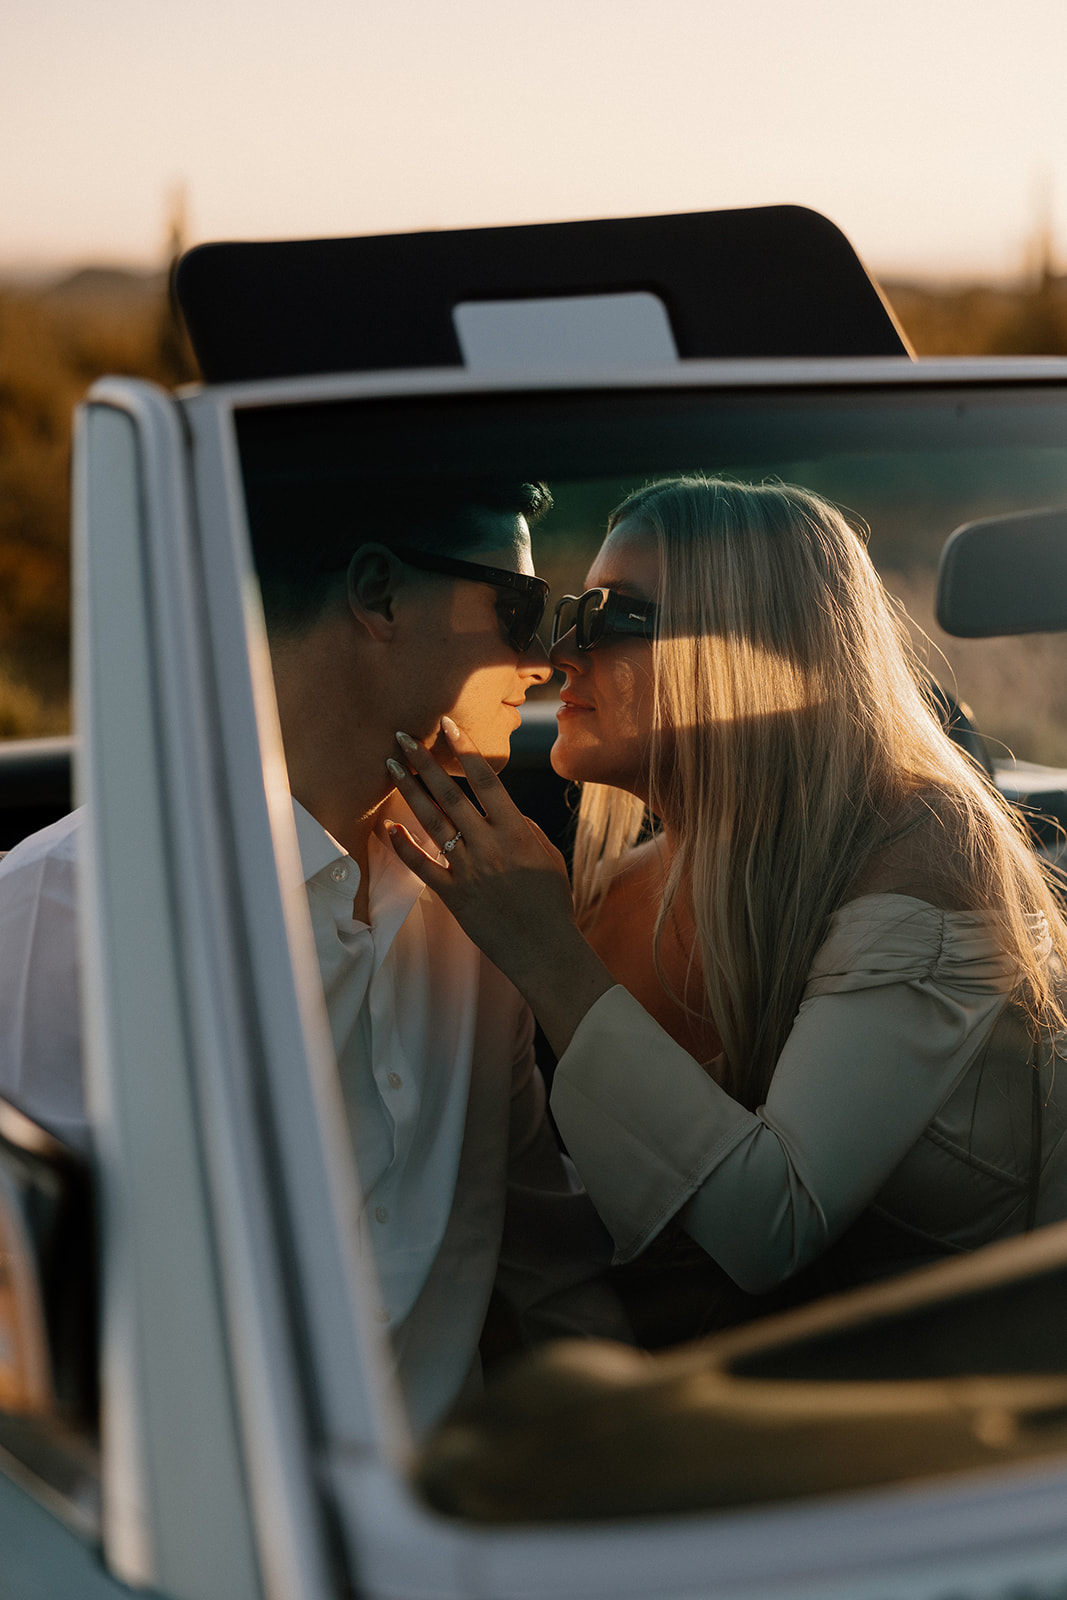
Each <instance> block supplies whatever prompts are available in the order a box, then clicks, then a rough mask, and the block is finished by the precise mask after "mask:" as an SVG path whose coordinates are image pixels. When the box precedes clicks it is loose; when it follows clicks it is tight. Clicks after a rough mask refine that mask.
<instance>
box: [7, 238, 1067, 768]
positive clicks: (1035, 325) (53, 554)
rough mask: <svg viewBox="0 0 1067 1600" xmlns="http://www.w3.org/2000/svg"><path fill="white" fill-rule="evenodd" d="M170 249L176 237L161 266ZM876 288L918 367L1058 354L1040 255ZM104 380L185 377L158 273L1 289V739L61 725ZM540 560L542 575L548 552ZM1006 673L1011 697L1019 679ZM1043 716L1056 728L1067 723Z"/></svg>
mask: <svg viewBox="0 0 1067 1600" xmlns="http://www.w3.org/2000/svg"><path fill="white" fill-rule="evenodd" d="M179 244H180V239H179V238H178V237H177V236H175V237H174V238H173V239H172V241H171V250H170V251H168V254H176V253H177V249H178V246H179ZM884 287H885V290H886V294H887V297H888V299H889V300H890V303H891V304H892V306H893V307H894V310H895V311H896V313H897V316H898V317H899V319H900V321H901V323H902V324H903V327H904V329H905V331H906V333H907V334H908V336H909V338H910V339H911V342H912V344H913V346H914V348H915V350H916V352H917V353H918V354H919V355H982V354H997V355H1005V354H1021V355H1033V354H1049V355H1057V354H1058V355H1065V354H1067V278H1065V277H1058V276H1057V275H1056V274H1055V273H1054V272H1053V271H1052V270H1051V265H1050V257H1049V252H1048V251H1047V250H1046V252H1045V255H1044V260H1043V261H1042V262H1039V263H1038V264H1037V269H1036V270H1035V272H1033V273H1032V274H1031V281H1030V283H1029V285H1028V286H1024V287H1017V288H1014V289H1013V288H1006V287H996V286H991V285H981V284H976V285H972V286H961V287H945V286H940V287H939V286H934V285H930V284H922V283H903V282H891V283H888V284H886V285H884ZM105 373H122V374H130V375H136V376H142V377H146V378H150V379H153V380H154V381H155V382H157V383H161V384H163V385H165V386H167V387H172V386H173V385H175V384H179V383H183V382H186V381H188V380H189V379H191V378H193V377H194V376H195V366H194V362H193V359H192V355H191V352H190V350H189V347H188V344H187V341H186V340H185V337H184V334H183V333H182V331H181V329H180V326H179V323H178V321H177V319H176V316H175V314H174V311H173V308H172V304H171V300H170V295H169V292H168V274H167V273H166V272H160V273H155V274H144V273H143V274H137V273H129V272H117V271H107V270H92V269H89V270H87V271H84V272H79V273H75V274H74V275H73V276H72V277H69V278H67V279H64V280H63V281H62V282H60V283H57V284H53V285H50V286H47V287H43V288H38V289H34V290H30V289H28V288H25V287H20V288H16V287H8V288H3V287H0V738H12V737H28V736H35V735H39V734H48V733H56V732H62V731H65V730H66V729H67V727H68V726H69V717H70V707H69V695H70V664H69V646H68V638H69V625H70V580H69V548H70V541H69V523H70V495H69V474H70V443H71V440H70V428H71V416H72V412H73V409H74V407H75V405H76V404H77V402H78V401H79V400H80V399H81V398H82V397H83V396H84V394H85V392H86V390H87V389H88V387H89V386H90V384H91V383H92V382H93V381H94V379H96V378H97V377H99V376H101V375H103V374H105ZM544 554H545V556H546V557H547V558H548V565H549V566H551V565H553V557H554V552H552V551H550V550H549V549H546V550H545V551H544ZM547 575H548V576H549V578H551V577H552V576H553V574H552V572H548V573H547ZM561 576H562V574H561ZM892 586H893V587H894V588H895V589H896V592H898V593H900V594H901V595H902V598H907V599H908V600H910V601H911V603H912V604H913V605H914V607H915V610H916V612H917V613H919V614H920V615H919V620H920V621H921V622H926V621H927V620H928V615H927V614H928V612H929V604H928V592H927V591H928V590H929V588H930V582H929V580H928V578H927V577H921V578H920V577H915V578H914V579H913V577H912V576H910V575H909V573H908V572H904V573H900V574H895V575H894V581H893V584H892ZM904 591H907V594H906V595H905V593H904ZM939 642H940V641H939ZM946 643H947V642H946ZM997 643H998V644H1000V643H1003V646H1004V650H1005V651H1007V653H1008V654H1009V655H1011V657H1012V661H1014V659H1015V655H1018V654H1019V652H1020V651H1022V652H1023V655H1026V664H1027V668H1028V670H1027V671H1025V672H1024V678H1025V681H1026V682H1027V683H1028V684H1029V685H1030V687H1031V689H1032V687H1033V682H1034V679H1033V677H1032V676H1031V674H1032V672H1033V667H1034V664H1035V663H1032V662H1030V661H1029V655H1032V654H1033V651H1034V650H1035V649H1037V648H1039V647H1038V645H1037V644H1036V643H1034V642H1029V643H1028V642H1026V641H1019V640H1016V641H1002V642H1001V641H998V642H997ZM1013 652H1014V654H1012V653H1013ZM1027 652H1029V655H1027ZM956 653H957V652H956V649H955V647H954V648H953V655H954V656H955V654H956ZM1002 653H1003V652H1002ZM980 654H981V658H982V661H983V662H985V663H987V664H988V663H989V661H990V659H991V656H992V655H993V654H995V652H991V647H990V645H989V644H983V645H982V647H981V652H980ZM1021 661H1022V656H1020V662H1021ZM953 664H954V665H955V664H956V663H955V661H954V663H953ZM962 666H963V663H962V662H960V663H959V667H960V670H959V676H960V678H961V684H962V682H963V680H964V676H965V674H964V672H963V670H962ZM1004 671H1005V673H1006V674H1007V676H1006V679H1005V683H1006V684H1007V685H1010V686H1011V687H1010V688H1008V689H1007V693H1008V695H1009V698H1010V697H1011V696H1015V697H1016V698H1017V696H1018V694H1019V692H1020V691H1019V672H1020V671H1023V668H1022V667H1021V666H1020V667H1019V668H1018V670H1017V669H1016V667H1012V666H1009V665H1007V664H1006V665H1005V668H1004ZM1057 677H1059V674H1058V675H1057ZM1049 715H1050V716H1054V720H1055V723H1056V727H1057V729H1059V728H1060V727H1061V726H1062V725H1063V717H1067V712H1065V713H1064V714H1063V717H1061V714H1060V711H1059V708H1058V707H1057V708H1056V710H1055V713H1053V711H1052V708H1049ZM994 722H995V719H994Z"/></svg>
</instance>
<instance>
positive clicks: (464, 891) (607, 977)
mask: <svg viewBox="0 0 1067 1600" xmlns="http://www.w3.org/2000/svg"><path fill="white" fill-rule="evenodd" d="M441 725H442V728H443V729H444V732H445V735H446V737H447V739H448V741H449V743H450V744H451V745H452V748H453V750H454V751H455V752H456V755H457V757H458V759H459V762H460V765H461V766H462V768H463V772H464V775H465V776H466V778H467V780H468V782H469V783H470V785H471V789H472V791H473V793H474V795H475V798H476V799H477V802H478V804H477V805H472V803H471V802H470V800H468V798H467V796H466V795H465V794H464V793H463V790H462V789H461V788H460V787H459V785H458V784H457V783H456V782H455V781H454V779H452V778H451V777H449V775H448V773H446V772H445V771H444V769H443V768H442V767H441V766H439V764H438V763H437V762H436V761H435V760H434V758H433V756H432V755H431V754H430V753H429V751H428V750H426V749H425V748H424V746H422V745H421V744H419V743H418V742H417V741H416V740H414V739H411V738H410V737H409V736H408V735H406V734H398V735H397V744H398V746H399V748H400V750H401V751H402V752H403V757H404V761H405V763H406V764H407V767H406V768H405V767H404V766H401V764H400V763H399V762H397V761H393V762H391V763H390V765H389V771H390V775H391V776H392V777H393V779H394V781H395V782H396V786H397V789H398V790H399V791H400V794H401V795H402V796H403V798H404V800H405V801H406V802H407V804H408V805H409V806H410V807H411V810H412V811H413V812H414V814H415V816H416V817H417V818H418V820H419V822H420V823H422V825H423V827H424V828H425V829H426V831H427V833H428V834H429V835H430V837H431V838H432V839H433V840H434V842H435V843H436V844H438V845H439V846H440V847H441V855H440V856H439V857H438V859H437V860H436V861H435V860H433V859H432V857H430V856H429V855H427V854H426V852H425V851H424V850H422V849H420V847H419V846H418V845H417V844H416V843H415V841H414V839H412V837H411V835H410V834H409V833H408V832H407V830H406V829H405V828H402V827H400V826H399V825H398V824H388V825H387V826H388V827H389V832H390V836H391V839H392V843H393V848H394V849H395V851H396V853H397V855H398V856H399V857H400V859H401V861H403V862H404V864H405V866H407V867H409V868H410V869H411V871H412V872H414V873H415V875H416V876H417V877H419V878H421V879H422V881H423V883H425V884H427V885H428V886H429V887H430V888H431V889H433V890H434V892H435V893H436V894H437V895H438V897H439V898H440V900H441V901H442V902H443V904H444V905H446V906H447V907H448V909H449V911H451V913H452V915H453V916H454V917H455V919H456V921H457V922H458V923H459V925H460V927H461V928H462V929H463V930H464V932H465V933H466V934H468V935H469V937H470V938H471V939H473V940H474V942H475V944H476V945H478V946H479V947H480V949H482V950H484V951H485V954H486V955H487V956H488V957H489V959H490V961H492V962H493V963H494V964H495V965H496V966H498V967H499V968H500V970H501V971H502V972H503V973H505V974H506V976H507V977H509V978H510V979H511V981H512V983H513V984H514V985H515V987H516V988H517V989H518V990H519V992H520V994H522V995H523V997H524V998H525V999H526V1001H527V1003H528V1004H529V1006H530V1009H531V1010H532V1011H533V1013H534V1015H535V1016H536V1017H537V1019H538V1021H539V1022H540V1024H541V1026H542V1028H543V1029H544V1031H545V1034H546V1036H547V1038H548V1041H549V1043H550V1044H551V1046H552V1048H553V1050H554V1051H555V1052H556V1054H557V1055H562V1053H563V1051H564V1050H565V1049H566V1048H567V1046H568V1044H569V1043H570V1041H571V1038H572V1036H573V1034H574V1030H575V1028H576V1027H577V1026H578V1024H579V1023H580V1022H581V1020H582V1018H583V1017H584V1016H585V1015H586V1013H587V1012H588V1010H589V1008H590V1007H591V1006H592V1005H593V1004H594V1003H595V1002H596V1001H597V1000H598V999H599V998H600V996H601V995H602V994H604V993H606V991H607V990H608V989H610V988H612V987H613V985H614V982H615V980H614V978H613V977H612V975H611V973H610V972H609V971H608V969H607V967H606V966H605V965H604V963H603V962H602V961H601V960H600V958H599V956H597V955H596V954H595V953H594V952H593V950H592V949H591V948H590V947H589V945H588V944H587V943H586V941H585V939H584V938H583V937H582V935H581V934H580V933H579V931H578V929H577V927H576V925H575V921H574V907H573V903H572V900H571V890H570V883H569V881H568V878H567V868H566V865H565V863H564V860H563V857H562V856H561V855H560V853H559V851H558V850H556V849H555V847H554V846H553V845H552V844H550V843H549V841H548V839H546V838H545V835H544V834H543V833H542V832H541V830H540V828H539V827H537V825H536V823H533V822H531V821H530V820H529V819H528V818H526V817H524V816H523V814H522V812H521V811H520V810H519V809H518V807H517V806H516V805H515V804H514V802H513V801H512V799H511V797H510V796H509V794H508V793H507V790H506V789H505V788H504V786H503V784H502V783H501V782H500V780H499V778H498V777H497V775H496V773H495V772H494V771H493V769H492V767H490V765H489V763H488V762H487V761H485V760H484V759H483V758H482V756H481V755H480V754H479V753H478V751H477V749H476V748H475V746H474V745H473V743H472V742H471V740H470V739H469V738H468V737H467V735H466V734H464V733H461V731H460V730H459V728H457V727H456V724H455V723H454V722H452V720H451V719H450V718H447V717H446V718H443V719H442V724H441ZM407 768H410V769H411V770H410V771H409V770H407ZM413 774H414V775H413ZM479 807H480V808H481V809H479ZM457 833H459V834H460V836H461V837H460V838H459V839H458V840H457V842H456V844H455V845H454V847H453V848H452V849H451V850H449V851H447V852H446V851H445V850H444V846H445V844H446V843H447V842H448V841H449V840H450V839H452V838H453V836H455V835H456V834H457Z"/></svg>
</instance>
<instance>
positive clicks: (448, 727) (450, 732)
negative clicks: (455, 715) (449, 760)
mask: <svg viewBox="0 0 1067 1600" xmlns="http://www.w3.org/2000/svg"><path fill="white" fill-rule="evenodd" d="M441 727H442V729H443V730H444V733H445V737H446V738H448V739H458V737H459V729H458V728H457V727H456V724H455V723H454V722H453V721H452V718H451V717H442V718H441Z"/></svg>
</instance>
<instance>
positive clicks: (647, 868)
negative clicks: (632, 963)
mask: <svg viewBox="0 0 1067 1600" xmlns="http://www.w3.org/2000/svg"><path fill="white" fill-rule="evenodd" d="M665 872H666V860H665V857H664V853H663V846H662V844H661V842H660V841H659V840H657V839H646V840H645V841H644V842H643V843H642V844H639V845H635V846H634V848H633V849H632V850H628V851H627V852H626V854H625V856H623V858H622V860H621V861H620V862H619V864H618V866H617V867H616V868H615V871H614V873H613V874H612V877H611V881H610V882H609V884H608V886H607V888H606V889H605V891H604V894H603V895H602V897H601V899H600V900H599V901H598V903H597V905H596V906H595V907H594V909H593V911H592V913H591V914H590V915H589V917H587V918H586V920H585V925H584V927H583V931H584V933H585V935H586V937H587V938H588V939H589V941H590V943H591V944H594V945H595V946H598V947H599V946H601V945H603V944H606V943H609V942H613V941H614V940H615V938H616V937H625V934H626V930H627V928H628V927H630V928H631V929H632V927H633V923H634V921H635V920H636V921H637V922H639V923H647V925H648V926H649V927H651V926H652V923H653V922H654V921H655V918H656V915H657V913H658V911H659V907H660V901H661V899H662V896H663V879H664V875H665Z"/></svg>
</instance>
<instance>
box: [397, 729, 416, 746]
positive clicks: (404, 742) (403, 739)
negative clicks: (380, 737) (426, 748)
mask: <svg viewBox="0 0 1067 1600" xmlns="http://www.w3.org/2000/svg"><path fill="white" fill-rule="evenodd" d="M396 742H397V744H398V745H399V746H400V748H401V750H417V749H418V748H419V747H418V745H417V744H416V743H415V740H414V739H413V738H412V737H411V735H410V733H398V734H397V736H396Z"/></svg>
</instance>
